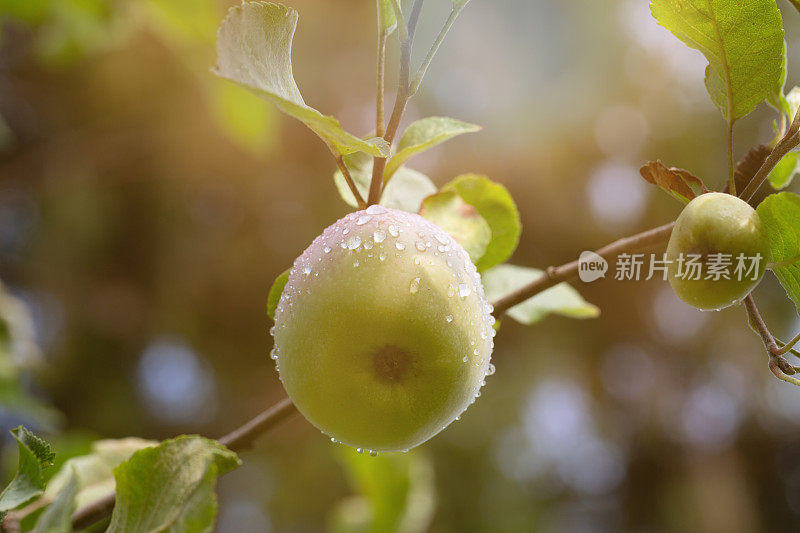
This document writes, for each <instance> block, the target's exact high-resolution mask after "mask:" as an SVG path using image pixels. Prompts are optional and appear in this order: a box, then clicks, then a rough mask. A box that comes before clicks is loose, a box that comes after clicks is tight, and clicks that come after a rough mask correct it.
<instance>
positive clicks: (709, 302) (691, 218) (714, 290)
mask: <svg viewBox="0 0 800 533" xmlns="http://www.w3.org/2000/svg"><path fill="white" fill-rule="evenodd" d="M681 254H683V255H684V257H687V256H688V254H700V255H701V256H702V259H701V262H702V263H703V270H702V278H703V279H683V278H682V277H681V276H680V275H679V263H678V259H679V257H680V255H681ZM711 254H725V255H726V256H729V257H730V261H731V264H730V266H729V267H728V271H729V276H730V279H718V280H715V279H705V278H706V277H707V273H708V270H707V265H708V264H709V261H710V258H709V256H710V255H711ZM740 254H741V255H742V256H743V257H745V258H753V257H757V256H758V257H760V260H759V261H758V271H757V273H753V272H751V273H749V274H748V275H746V276H742V278H743V279H738V278H739V276H738V275H737V274H736V273H735V269H736V266H737V262H738V259H737V258H738V257H739V256H740ZM771 257H772V254H771V251H770V247H769V239H768V237H767V234H766V231H765V229H764V227H763V225H762V223H761V219H760V218H759V216H758V213H756V210H755V209H753V208H752V207H751V206H750V205H749V204H748V203H747V202H745V201H744V200H741V199H740V198H737V197H735V196H732V195H730V194H724V193H707V194H703V195H701V196H698V197H697V198H694V199H693V200H692V201H691V202H689V204H687V206H686V207H685V208H684V209H683V212H681V214H680V216H679V217H678V219H677V220H676V221H675V227H674V228H673V230H672V235H671V236H670V239H669V244H668V245H667V260H668V261H669V262H670V263H669V281H670V284H671V285H672V288H673V290H674V291H675V294H677V295H678V297H679V298H680V299H681V300H683V301H684V302H686V303H687V304H689V305H691V306H694V307H696V308H698V309H701V310H703V311H710V310H718V309H723V308H725V307H728V306H730V305H733V304H735V303H737V302H739V301H741V300H742V299H743V298H744V297H745V296H747V295H748V294H749V293H750V291H752V290H753V289H754V288H755V286H756V285H758V282H759V281H760V280H761V278H762V277H763V275H764V271H765V270H766V266H767V263H768V262H769V261H770V260H771ZM747 266H750V262H749V260H748V261H747ZM684 270H685V267H684Z"/></svg>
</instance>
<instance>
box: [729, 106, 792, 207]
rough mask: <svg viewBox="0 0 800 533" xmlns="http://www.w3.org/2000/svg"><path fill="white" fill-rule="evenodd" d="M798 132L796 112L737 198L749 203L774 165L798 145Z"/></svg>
mask: <svg viewBox="0 0 800 533" xmlns="http://www.w3.org/2000/svg"><path fill="white" fill-rule="evenodd" d="M798 131H800V111H798V112H797V114H796V115H795V117H794V120H792V124H791V125H790V126H789V129H788V130H787V131H786V134H785V135H784V136H783V138H781V140H780V141H778V144H776V145H775V148H773V149H772V151H771V152H770V154H769V155H768V156H767V159H766V160H765V161H764V163H763V164H762V165H761V167H760V168H759V169H758V172H756V175H755V176H753V179H751V180H750V182H749V183H748V184H747V187H745V188H744V190H743V191H742V192H741V193H739V198H741V199H742V200H744V201H745V202H747V201H749V200H750V198H752V197H753V195H754V194H755V193H756V191H758V189H759V187H761V185H762V184H763V183H764V180H766V179H767V176H769V173H770V172H771V171H772V169H773V168H775V165H777V164H778V163H779V162H780V161H781V159H783V156H785V155H786V154H787V153H789V151H791V150H792V149H793V148H795V147H797V145H798V144H800V133H798Z"/></svg>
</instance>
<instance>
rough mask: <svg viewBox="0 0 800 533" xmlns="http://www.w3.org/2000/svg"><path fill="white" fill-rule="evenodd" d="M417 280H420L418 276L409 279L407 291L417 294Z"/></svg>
mask: <svg viewBox="0 0 800 533" xmlns="http://www.w3.org/2000/svg"><path fill="white" fill-rule="evenodd" d="M419 282H420V278H414V279H413V280H412V281H411V286H410V287H409V288H408V290H409V292H410V293H411V294H417V292H419Z"/></svg>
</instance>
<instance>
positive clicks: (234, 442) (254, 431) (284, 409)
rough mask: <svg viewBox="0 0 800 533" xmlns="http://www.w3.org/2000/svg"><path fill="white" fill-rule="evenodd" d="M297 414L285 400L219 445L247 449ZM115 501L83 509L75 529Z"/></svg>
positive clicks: (100, 515) (98, 516)
mask: <svg viewBox="0 0 800 533" xmlns="http://www.w3.org/2000/svg"><path fill="white" fill-rule="evenodd" d="M296 412H297V408H296V407H295V406H294V404H293V403H292V402H291V400H289V398H284V399H282V400H281V401H279V402H278V403H276V404H275V405H273V406H271V407H270V408H268V409H267V410H265V411H263V412H261V413H259V414H258V415H257V416H256V417H255V418H253V419H252V420H250V421H249V422H247V423H246V424H244V425H243V426H241V427H239V428H237V429H235V430H233V431H231V432H230V433H228V434H227V435H225V436H224V437H222V438H221V439H219V443H220V444H222V445H224V446H226V447H227V448H228V449H229V450H232V451H235V452H237V451H241V450H244V449H247V448H249V447H250V446H252V444H253V441H254V440H255V439H256V438H258V437H259V436H261V435H263V434H264V433H266V432H267V431H269V430H270V429H272V428H274V427H275V426H277V425H278V424H280V423H281V422H283V421H284V420H286V419H287V418H289V417H290V416H292V415H293V414H294V413H296ZM115 501H116V496H115V494H114V493H113V492H112V493H110V494H107V495H106V496H104V497H103V498H101V499H99V500H96V501H94V502H92V503H91V504H89V505H86V506H84V507H81V508H80V509H78V510H77V511H75V513H74V514H73V515H72V527H73V529H75V530H80V529H83V528H86V527H89V526H90V525H92V524H95V523H97V522H99V521H101V520H103V519H105V518H107V517H108V516H109V515H110V514H111V512H112V511H113V510H114V503H115Z"/></svg>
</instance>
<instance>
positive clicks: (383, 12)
mask: <svg viewBox="0 0 800 533" xmlns="http://www.w3.org/2000/svg"><path fill="white" fill-rule="evenodd" d="M392 4H393V2H392V0H378V23H379V24H380V27H381V30H382V31H384V32H386V35H391V34H392V32H393V31H394V30H396V29H397V14H396V13H395V12H394V5H392Z"/></svg>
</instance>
